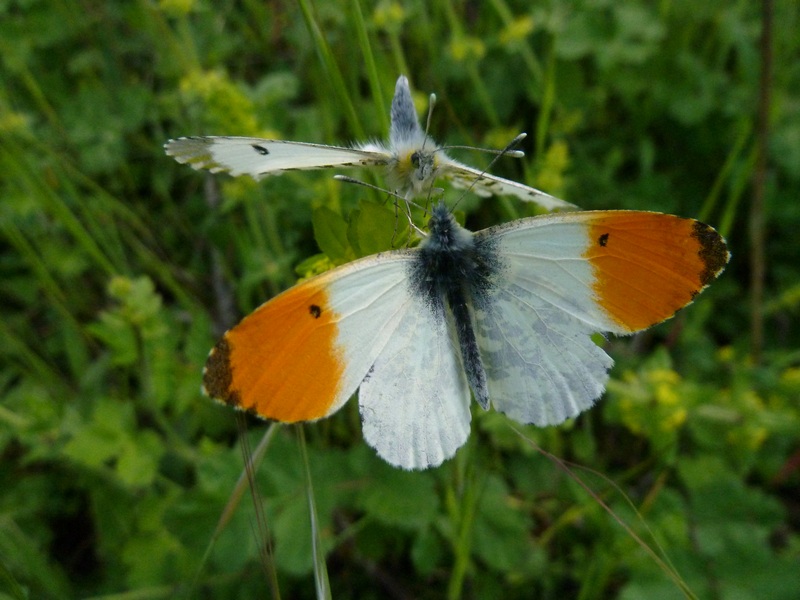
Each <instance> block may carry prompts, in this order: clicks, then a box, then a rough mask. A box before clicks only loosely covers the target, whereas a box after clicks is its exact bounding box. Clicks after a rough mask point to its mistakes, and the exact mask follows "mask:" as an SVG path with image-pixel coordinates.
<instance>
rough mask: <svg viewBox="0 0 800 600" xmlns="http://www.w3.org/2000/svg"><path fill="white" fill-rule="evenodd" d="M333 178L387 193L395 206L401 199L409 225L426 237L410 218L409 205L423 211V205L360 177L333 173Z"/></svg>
mask: <svg viewBox="0 0 800 600" xmlns="http://www.w3.org/2000/svg"><path fill="white" fill-rule="evenodd" d="M333 178H334V179H335V180H336V181H342V182H344V183H355V184H356V185H361V186H364V187H365V188H368V189H371V190H375V191H376V192H380V193H382V194H387V195H388V196H390V197H392V198H394V204H395V208H396V207H397V205H398V200H401V201H402V202H403V203H404V204H405V207H406V209H405V211H403V212H405V215H406V218H407V219H408V224H409V226H410V227H411V228H412V229H413V230H414V231H416V232H417V233H419V234H420V235H421V236H422V237H426V236H427V235H428V234H427V233H425V232H424V231H423V230H422V229H420V228H419V227H417V226H416V225H415V224H414V221H413V220H412V218H411V206H416V207H417V208H419V209H421V210H423V211H424V210H426V209H425V207H423V206H420V205H419V204H417V203H416V202H414V201H413V200H411V199H410V198H408V197H407V196H401V195H400V194H398V193H397V192H393V191H391V190H387V189H384V188H382V187H380V186H377V185H372V184H371V183H367V182H366V181H361V180H360V179H355V178H354V177H350V176H348V175H334V176H333ZM393 241H394V240H393Z"/></svg>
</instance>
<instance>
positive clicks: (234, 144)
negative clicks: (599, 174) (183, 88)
mask: <svg viewBox="0 0 800 600" xmlns="http://www.w3.org/2000/svg"><path fill="white" fill-rule="evenodd" d="M164 148H165V150H166V152H167V154H169V155H170V156H172V157H174V158H175V160H177V161H178V162H180V163H185V164H188V165H190V166H192V167H194V168H195V169H208V170H209V171H211V172H212V173H218V172H225V173H230V174H231V175H234V176H237V175H250V176H252V177H254V178H255V179H259V178H261V177H264V176H265V175H277V174H280V173H281V172H283V171H291V170H305V169H325V168H329V167H361V166H375V165H385V164H386V163H387V161H388V158H389V156H388V155H387V154H385V153H382V152H380V151H378V149H377V146H376V147H375V150H369V151H368V150H360V149H357V148H340V147H338V146H324V145H321V144H307V143H303V142H288V141H283V140H266V139H261V138H251V137H225V136H217V137H214V136H211V137H183V138H178V139H175V140H170V141H169V142H167V143H166V144H165V146H164Z"/></svg>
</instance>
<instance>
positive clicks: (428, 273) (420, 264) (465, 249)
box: [409, 205, 501, 408]
mask: <svg viewBox="0 0 800 600" xmlns="http://www.w3.org/2000/svg"><path fill="white" fill-rule="evenodd" d="M428 230H429V235H428V237H427V238H425V240H423V242H422V244H421V245H420V248H419V252H418V254H417V258H416V260H415V261H414V262H413V263H412V265H411V272H410V274H409V279H410V282H411V287H412V293H413V294H415V295H417V296H418V297H419V298H420V299H421V300H422V303H423V304H424V306H425V307H426V308H427V309H428V310H430V311H431V312H432V313H433V315H434V317H435V318H437V319H447V320H449V321H450V322H451V323H452V326H453V327H454V329H455V332H456V336H457V338H458V343H459V347H460V350H461V358H462V361H463V363H464V370H465V372H466V374H467V380H468V381H469V384H470V387H471V388H472V390H473V392H474V394H475V398H476V400H477V401H478V402H479V403H480V404H481V406H483V407H484V408H488V406H489V398H488V389H487V385H486V373H485V370H484V367H483V363H482V361H481V358H480V352H479V350H478V344H477V341H476V338H475V315H474V311H475V308H476V307H480V308H482V309H484V310H486V309H488V308H489V301H490V300H489V299H490V294H491V291H492V288H493V286H494V284H493V281H494V279H495V275H496V274H497V273H498V272H499V270H500V268H501V266H500V259H499V255H498V253H497V249H496V247H495V245H494V243H493V242H492V241H491V240H490V239H487V238H484V237H481V238H475V236H474V235H473V234H472V233H470V232H469V231H467V230H466V229H464V228H463V227H461V226H460V225H459V224H458V223H457V222H456V220H455V219H454V218H453V215H451V214H450V213H449V212H448V210H447V208H446V207H444V206H443V205H439V206H438V207H436V208H435V209H434V211H433V216H432V217H431V219H430V221H429V222H428Z"/></svg>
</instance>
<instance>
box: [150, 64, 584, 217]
mask: <svg viewBox="0 0 800 600" xmlns="http://www.w3.org/2000/svg"><path fill="white" fill-rule="evenodd" d="M391 118H392V125H391V130H390V132H389V142H388V145H384V144H381V143H377V142H370V143H365V144H358V145H356V146H355V147H353V148H342V147H339V146H324V145H322V144H309V143H305V142H289V141H284V140H266V139H261V138H254V137H230V136H209V137H182V138H178V139H174V140H169V141H168V142H167V143H166V144H164V149H165V150H166V153H167V154H169V155H170V156H172V157H174V158H175V160H177V161H178V162H180V163H185V164H189V165H191V166H192V167H194V168H195V169H208V170H209V171H211V172H212V173H217V172H227V173H230V174H231V175H250V176H252V177H253V178H255V179H260V178H261V177H264V176H266V175H277V174H280V173H281V172H283V171H290V170H302V169H326V168H332V167H370V166H385V167H386V173H387V177H388V179H389V182H390V183H391V185H392V186H393V187H394V188H395V190H396V191H397V193H399V194H400V195H403V196H405V197H406V198H409V199H410V198H412V197H420V196H424V195H425V194H428V193H429V192H430V190H431V189H432V187H433V185H434V182H435V181H436V179H438V178H439V177H443V178H445V179H448V180H450V181H451V182H452V184H453V185H454V186H455V187H457V188H461V189H466V188H469V189H471V190H472V191H473V192H475V193H476V194H477V195H479V196H483V197H486V196H491V195H510V196H516V197H517V198H520V199H522V200H525V201H527V202H535V203H536V204H539V205H540V206H542V207H543V208H545V209H547V210H554V209H575V208H576V207H575V206H574V205H572V204H570V203H569V202H565V201H564V200H560V199H558V198H555V197H553V196H550V195H549V194H546V193H544V192H541V191H539V190H537V189H535V188H532V187H529V186H527V185H523V184H521V183H517V182H516V181H511V180H509V179H504V178H502V177H497V176H495V175H490V174H488V173H485V172H483V171H480V170H479V169H475V168H473V167H469V166H467V165H464V164H462V163H460V162H458V161H456V160H453V159H452V158H450V157H449V156H448V155H447V153H446V152H445V151H444V150H443V149H442V148H440V147H439V146H437V145H436V143H435V142H434V141H433V140H432V139H431V138H430V137H429V136H428V135H427V134H426V133H425V132H424V131H423V130H422V128H421V127H420V125H419V121H418V120H417V114H416V111H415V110H414V103H413V101H412V99H411V90H410V89H409V86H408V79H407V78H406V77H405V76H403V75H401V76H400V77H399V78H398V80H397V85H396V86H395V93H394V98H393V99H392V110H391ZM523 135H524V134H523ZM515 155H517V156H519V155H521V153H516V154H515Z"/></svg>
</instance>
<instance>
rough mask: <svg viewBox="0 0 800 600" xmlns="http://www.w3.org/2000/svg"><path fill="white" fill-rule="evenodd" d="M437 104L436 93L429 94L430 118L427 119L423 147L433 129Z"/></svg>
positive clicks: (423, 147)
mask: <svg viewBox="0 0 800 600" xmlns="http://www.w3.org/2000/svg"><path fill="white" fill-rule="evenodd" d="M434 106H436V94H433V93H432V94H431V95H430V96H428V118H427V119H426V120H425V139H423V140H422V149H423V150H424V149H425V144H426V142H427V141H428V132H429V131H430V130H431V119H432V118H433V107H434Z"/></svg>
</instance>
